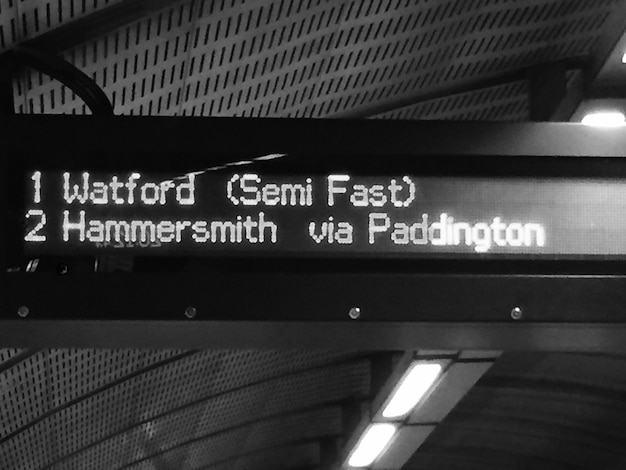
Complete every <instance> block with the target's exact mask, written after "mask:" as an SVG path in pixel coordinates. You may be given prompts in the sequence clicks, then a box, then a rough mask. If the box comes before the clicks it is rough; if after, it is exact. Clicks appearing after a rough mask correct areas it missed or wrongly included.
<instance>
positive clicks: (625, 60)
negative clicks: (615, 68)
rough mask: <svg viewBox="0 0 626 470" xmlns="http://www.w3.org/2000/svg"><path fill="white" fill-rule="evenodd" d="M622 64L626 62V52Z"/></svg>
mask: <svg viewBox="0 0 626 470" xmlns="http://www.w3.org/2000/svg"><path fill="white" fill-rule="evenodd" d="M622 64H626V52H625V53H624V55H623V56H622Z"/></svg>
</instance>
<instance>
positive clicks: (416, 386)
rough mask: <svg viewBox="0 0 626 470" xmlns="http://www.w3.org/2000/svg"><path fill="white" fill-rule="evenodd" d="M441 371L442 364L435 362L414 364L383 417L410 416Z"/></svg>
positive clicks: (394, 394)
mask: <svg viewBox="0 0 626 470" xmlns="http://www.w3.org/2000/svg"><path fill="white" fill-rule="evenodd" d="M441 369H442V367H441V364H438V363H435V362H415V363H413V364H412V365H411V366H410V367H409V369H408V370H407V371H406V373H405V374H404V376H403V377H402V379H400V382H399V383H398V385H397V387H396V389H395V390H394V392H393V394H392V395H391V398H390V399H389V401H388V402H387V405H386V406H385V408H384V409H383V417H384V418H400V417H402V416H405V415H406V414H408V413H409V412H410V411H411V410H412V409H413V408H414V407H415V405H417V404H418V403H419V401H420V400H421V399H422V398H423V397H424V395H425V394H426V392H428V390H429V389H430V387H432V385H433V383H434V382H435V380H437V377H439V374H441Z"/></svg>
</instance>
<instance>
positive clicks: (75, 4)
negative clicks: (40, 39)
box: [0, 0, 122, 49]
mask: <svg viewBox="0 0 626 470" xmlns="http://www.w3.org/2000/svg"><path fill="white" fill-rule="evenodd" d="M121 1H122V0H0V49H7V48H10V47H11V46H13V45H15V44H17V43H19V42H21V41H24V40H26V39H30V38H33V37H35V36H37V35H39V34H43V33H45V32H48V31H50V30H53V29H54V28H56V27H58V26H59V25H62V24H64V23H67V22H69V21H73V20H76V19H78V18H80V17H82V16H85V15H88V14H89V13H93V12H95V11H98V10H99V9H101V8H104V7H106V6H108V5H112V4H114V3H118V2H121Z"/></svg>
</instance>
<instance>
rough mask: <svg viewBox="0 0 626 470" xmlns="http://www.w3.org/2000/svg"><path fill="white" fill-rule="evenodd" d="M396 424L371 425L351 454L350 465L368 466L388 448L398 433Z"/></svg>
mask: <svg viewBox="0 0 626 470" xmlns="http://www.w3.org/2000/svg"><path fill="white" fill-rule="evenodd" d="M396 429H397V428H396V426H395V425H393V424H389V423H375V424H372V425H370V426H369V427H368V428H367V429H366V430H365V432H364V433H363V436H362V437H361V439H359V442H358V444H357V445H356V447H355V448H354V450H353V451H352V454H350V457H349V459H348V466H350V467H368V466H370V465H371V464H372V462H374V460H376V458H377V457H378V456H379V455H380V454H381V453H382V452H383V451H384V450H385V449H386V448H387V446H388V445H389V443H390V442H391V439H392V438H393V436H394V435H395V433H396Z"/></svg>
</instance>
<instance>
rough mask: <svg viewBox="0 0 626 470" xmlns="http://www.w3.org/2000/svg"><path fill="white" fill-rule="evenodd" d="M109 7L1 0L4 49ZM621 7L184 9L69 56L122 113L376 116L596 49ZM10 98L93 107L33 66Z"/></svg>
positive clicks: (471, 108)
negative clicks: (439, 93)
mask: <svg viewBox="0 0 626 470" xmlns="http://www.w3.org/2000/svg"><path fill="white" fill-rule="evenodd" d="M108 3H111V2H103V1H100V2H98V1H95V0H94V1H85V0H83V1H82V2H80V1H78V0H73V1H67V0H64V1H61V0H59V1H58V2H51V1H43V0H40V1H29V0H12V1H9V0H2V3H1V12H2V25H1V27H2V29H1V30H0V37H2V41H3V42H4V47H8V46H10V45H11V44H13V43H15V42H16V41H19V40H20V39H24V38H30V37H33V36H36V35H37V34H38V33H39V32H41V31H44V30H46V29H50V28H53V27H54V26H55V25H58V24H62V23H64V22H67V21H71V20H72V19H74V18H76V17H77V16H80V15H85V14H87V13H89V12H93V11H96V10H98V9H102V8H106V6H107V4H108ZM619 3H620V2H619V0H577V1H576V0H528V1H524V2H519V1H512V0H511V1H502V0H439V1H425V0H381V1H373V0H372V1H356V0H343V1H330V0H327V1H322V0H272V1H270V0H265V1H243V0H220V1H208V0H207V1H204V0H203V1H201V0H194V1H179V2H173V5H172V6H171V7H169V8H166V9H163V10H161V11H158V12H156V13H154V14H153V15H151V16H150V17H147V18H145V19H143V20H140V21H135V22H133V23H131V24H129V25H127V26H125V27H122V28H119V29H117V30H115V31H111V32H110V33H109V34H105V35H104V36H102V37H100V38H98V39H97V40H93V41H91V42H89V43H87V44H80V45H77V46H76V47H74V48H73V49H71V50H68V51H65V52H64V54H63V55H64V57H66V58H67V59H68V60H69V61H70V62H71V63H73V64H75V65H77V66H78V67H79V68H80V69H81V70H83V71H85V72H86V73H87V74H88V75H90V76H92V77H93V78H94V79H95V80H96V82H97V83H98V84H99V85H101V86H102V87H103V88H104V90H105V91H106V92H107V94H108V95H109V96H110V97H111V99H112V101H113V102H114V104H115V109H116V112H117V113H120V114H142V115H147V114H150V115H155V114H158V115H202V116H306V117H322V116H334V115H371V114H379V113H380V112H383V111H386V110H390V109H393V108H396V107H403V106H405V105H407V104H411V103H413V102H415V101H416V100H420V97H422V96H428V94H429V93H432V92H433V91H437V90H439V91H445V89H446V88H449V87H454V86H457V85H459V84H463V83H467V82H471V81H472V80H476V79H477V78H480V77H491V76H494V75H497V74H501V73H503V72H506V71H510V70H516V69H522V68H524V67H527V66H529V65H533V64H537V63H542V62H546V61H553V60H560V59H567V58H572V57H579V56H584V55H586V54H589V53H590V51H592V49H593V46H594V44H595V42H596V40H597V38H598V36H599V35H600V34H601V32H602V29H603V25H604V23H605V22H606V20H607V18H608V17H609V15H610V14H611V12H612V9H613V8H616V7H617V6H619ZM57 10H58V11H57ZM59 12H61V13H59ZM16 91H17V98H16V106H17V108H18V110H19V111H20V112H52V113H59V112H77V113H82V112H85V109H84V106H83V104H82V103H81V102H80V101H79V100H78V99H77V98H76V97H75V96H74V95H73V94H72V93H69V92H68V91H67V90H64V89H63V87H61V86H60V85H59V84H58V83H55V82H51V81H50V80H49V79H48V78H46V77H42V76H41V75H40V74H39V73H36V72H35V73H28V74H25V75H24V76H22V77H21V79H20V80H19V81H18V83H17V87H16ZM526 97H527V95H526V90H525V89H524V87H523V86H521V85H520V84H518V83H512V84H511V85H503V86H501V87H496V88H493V89H490V90H486V91H484V92H478V93H474V94H470V95H469V96H463V95H461V96H454V97H450V98H446V99H445V100H443V102H441V101H437V102H434V103H426V104H423V105H419V106H417V108H415V107H412V108H410V109H409V110H406V111H403V112H400V113H399V114H398V115H399V116H405V117H409V118H410V117H414V118H417V117H419V118H431V117H439V116H446V117H448V116H449V117H455V118H458V117H464V118H477V117H480V118H483V119H485V118H486V119H519V118H520V117H521V116H523V115H524V107H523V105H522V102H523V101H525V99H526ZM483 100H484V101H483Z"/></svg>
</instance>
